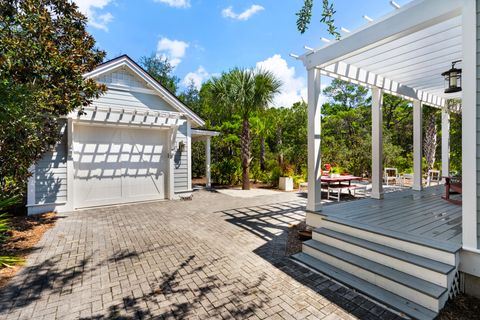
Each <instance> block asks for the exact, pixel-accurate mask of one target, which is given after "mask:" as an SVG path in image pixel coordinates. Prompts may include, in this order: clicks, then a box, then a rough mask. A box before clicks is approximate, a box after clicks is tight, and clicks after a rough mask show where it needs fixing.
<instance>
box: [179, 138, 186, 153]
mask: <svg viewBox="0 0 480 320" xmlns="http://www.w3.org/2000/svg"><path fill="white" fill-rule="evenodd" d="M178 150H179V151H180V152H183V151H185V142H183V141H180V142H179V143H178Z"/></svg>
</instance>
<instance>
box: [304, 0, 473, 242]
mask: <svg viewBox="0 0 480 320" xmlns="http://www.w3.org/2000/svg"><path fill="white" fill-rule="evenodd" d="M476 41H477V40H476V1H474V0H414V1H412V2H410V3H408V4H407V5H405V6H403V7H401V8H396V9H395V10H394V11H393V12H391V13H390V14H388V15H386V16H384V17H382V18H380V19H378V20H374V21H371V22H369V23H368V24H367V25H366V26H364V27H363V28H361V29H359V30H357V31H355V32H352V33H345V34H344V35H343V37H342V39H341V40H340V41H331V42H329V43H327V44H326V45H324V46H323V47H321V48H318V49H310V48H308V49H307V52H306V53H304V54H303V55H301V56H300V57H298V58H299V59H301V60H302V61H303V63H304V65H305V67H306V68H307V71H308V108H309V109H308V110H309V111H308V118H309V120H308V121H309V122H308V150H309V156H308V170H309V171H308V204H307V209H308V210H310V211H321V209H322V205H321V181H320V177H321V160H320V159H321V155H320V133H321V121H320V112H321V105H320V103H319V101H320V99H319V96H320V94H321V89H320V84H321V76H322V75H326V76H329V77H333V78H337V79H342V80H346V81H349V82H352V83H356V84H361V85H363V86H367V87H369V88H371V92H372V198H377V199H381V198H382V197H383V189H382V171H383V169H382V153H383V152H382V151H383V150H382V95H383V93H384V92H387V93H390V94H393V95H398V96H401V97H403V98H405V99H408V100H410V101H412V104H413V108H414V113H413V115H414V125H413V127H414V166H413V167H414V184H413V189H414V190H421V188H422V140H423V137H422V106H423V105H424V104H425V105H429V106H433V107H437V108H441V110H442V175H448V173H449V152H450V150H449V136H448V134H445V133H447V132H449V126H450V116H449V112H450V110H448V108H447V106H446V99H450V98H461V99H462V105H463V108H462V109H463V110H462V113H463V117H462V135H463V139H462V150H463V151H462V154H463V163H462V171H463V186H464V187H463V190H464V191H463V195H462V197H463V208H462V210H463V245H464V248H471V249H472V250H473V249H475V250H477V177H476V176H477V175H476V173H477V168H476V164H477V156H476V152H477V139H476V137H477V124H476V119H477V112H476ZM456 60H462V62H461V67H462V69H463V75H462V88H463V90H462V92H459V94H445V93H444V90H445V87H444V86H445V84H444V79H443V77H442V76H441V73H442V72H443V71H446V70H448V69H450V67H451V63H452V62H453V61H456Z"/></svg>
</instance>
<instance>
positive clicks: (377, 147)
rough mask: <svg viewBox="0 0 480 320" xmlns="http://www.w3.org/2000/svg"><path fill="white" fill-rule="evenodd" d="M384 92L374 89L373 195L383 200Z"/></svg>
mask: <svg viewBox="0 0 480 320" xmlns="http://www.w3.org/2000/svg"><path fill="white" fill-rule="evenodd" d="M382 104H383V91H382V90H381V89H379V88H377V87H372V193H371V197H372V198H374V199H382V198H383V114H382Z"/></svg>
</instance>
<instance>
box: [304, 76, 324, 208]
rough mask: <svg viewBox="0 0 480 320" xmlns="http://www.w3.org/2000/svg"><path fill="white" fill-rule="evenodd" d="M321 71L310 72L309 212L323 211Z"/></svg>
mask: <svg viewBox="0 0 480 320" xmlns="http://www.w3.org/2000/svg"><path fill="white" fill-rule="evenodd" d="M320 78H321V76H320V70H317V69H309V70H308V201H307V210H310V211H320V210H321V209H322V203H321V200H322V189H321V184H322V183H321V180H320V179H321V176H322V170H321V162H320V159H321V157H320V133H321V118H320V114H321V105H320V103H319V100H320V99H319V98H320V94H321V89H320V83H321V79H320Z"/></svg>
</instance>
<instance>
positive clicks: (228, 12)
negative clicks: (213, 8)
mask: <svg viewBox="0 0 480 320" xmlns="http://www.w3.org/2000/svg"><path fill="white" fill-rule="evenodd" d="M262 10H265V8H264V7H262V6H260V5H258V4H253V5H252V6H251V7H250V8H248V9H246V10H245V11H243V12H242V13H235V12H234V11H233V7H228V8H225V9H223V10H222V16H223V17H224V18H231V19H235V20H248V19H250V18H251V17H252V16H253V15H254V14H255V13H257V12H260V11H262Z"/></svg>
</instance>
